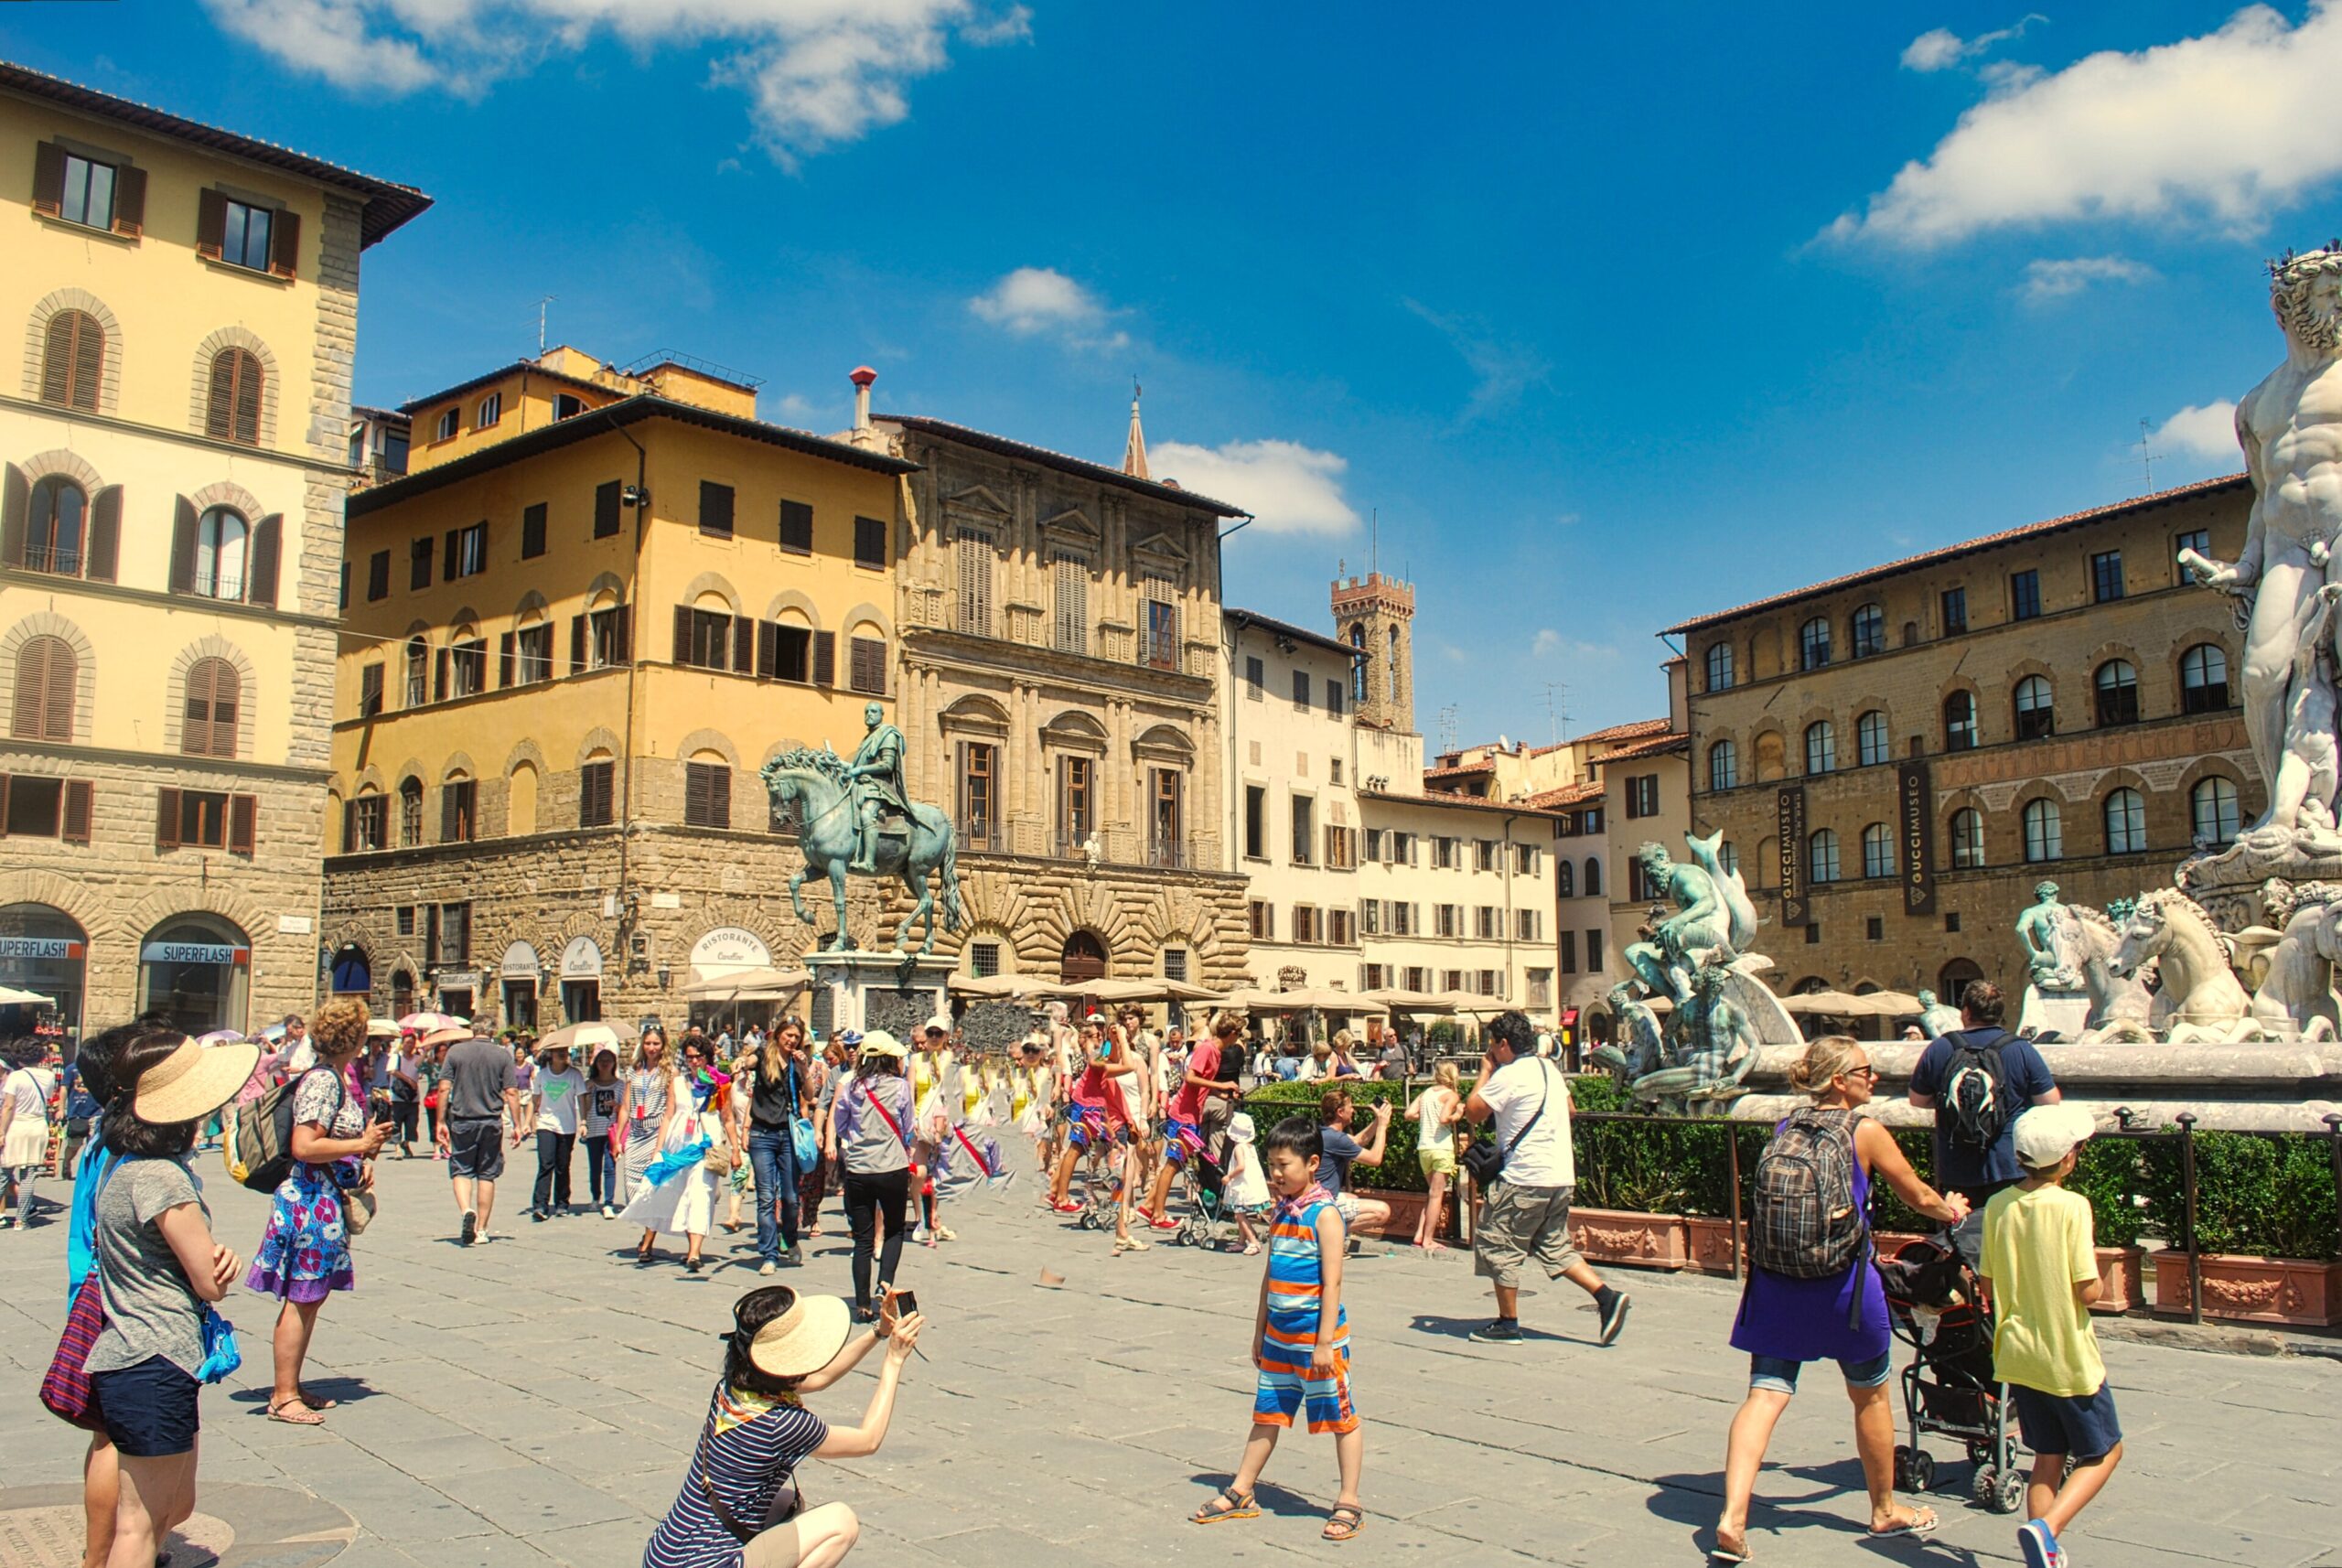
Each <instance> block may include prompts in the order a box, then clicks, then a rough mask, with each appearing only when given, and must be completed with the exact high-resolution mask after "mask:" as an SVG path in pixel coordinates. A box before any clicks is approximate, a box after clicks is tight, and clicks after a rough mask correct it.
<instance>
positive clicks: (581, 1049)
mask: <svg viewBox="0 0 2342 1568" xmlns="http://www.w3.org/2000/svg"><path fill="white" fill-rule="evenodd" d="M633 1043H634V1026H632V1025H631V1024H603V1023H593V1024H566V1025H564V1026H562V1027H560V1028H558V1029H555V1030H553V1032H552V1033H551V1034H547V1035H543V1036H539V1037H538V1040H537V1053H538V1055H540V1056H542V1055H543V1054H544V1053H545V1052H547V1051H549V1050H551V1049H553V1047H555V1046H567V1047H569V1054H570V1055H571V1056H572V1057H574V1058H581V1059H583V1058H585V1054H586V1053H587V1052H588V1051H591V1050H593V1049H594V1048H596V1047H599V1046H608V1047H611V1048H612V1049H613V1050H616V1049H618V1048H621V1047H626V1046H630V1045H632V1044H633Z"/></svg>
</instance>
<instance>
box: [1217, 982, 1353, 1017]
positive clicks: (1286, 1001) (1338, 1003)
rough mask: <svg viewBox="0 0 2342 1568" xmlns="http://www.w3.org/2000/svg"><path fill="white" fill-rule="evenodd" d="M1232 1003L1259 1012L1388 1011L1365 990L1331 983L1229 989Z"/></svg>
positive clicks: (1233, 1005)
mask: <svg viewBox="0 0 2342 1568" xmlns="http://www.w3.org/2000/svg"><path fill="white" fill-rule="evenodd" d="M1228 1005H1230V1007H1242V1008H1245V1009H1247V1010H1248V1011H1251V1012H1255V1013H1306V1012H1311V1011H1317V1012H1326V1013H1388V1012H1389V1011H1391V1009H1390V1008H1389V1007H1388V1006H1386V1005H1385V1004H1382V1003H1380V1002H1376V1001H1372V1000H1370V998H1369V997H1368V996H1367V994H1366V993H1364V992H1360V991H1337V990H1335V989H1334V988H1333V987H1332V986H1330V985H1303V986H1296V987H1295V988H1294V989H1293V990H1291V991H1263V990H1261V989H1260V988H1259V987H1257V986H1247V987H1245V988H1243V989H1242V990H1239V991H1231V992H1230V993H1228Z"/></svg>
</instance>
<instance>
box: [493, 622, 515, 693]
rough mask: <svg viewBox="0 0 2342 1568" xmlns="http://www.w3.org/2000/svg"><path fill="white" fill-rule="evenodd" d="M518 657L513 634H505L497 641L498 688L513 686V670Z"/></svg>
mask: <svg viewBox="0 0 2342 1568" xmlns="http://www.w3.org/2000/svg"><path fill="white" fill-rule="evenodd" d="M518 657H519V656H518V654H517V652H516V651H515V650H514V647H513V634H512V633H511V632H509V631H508V632H505V633H504V634H502V635H501V636H500V637H499V638H498V639H496V683H497V685H498V686H500V687H502V686H510V684H512V668H513V665H514V662H515V661H516V660H517V659H518Z"/></svg>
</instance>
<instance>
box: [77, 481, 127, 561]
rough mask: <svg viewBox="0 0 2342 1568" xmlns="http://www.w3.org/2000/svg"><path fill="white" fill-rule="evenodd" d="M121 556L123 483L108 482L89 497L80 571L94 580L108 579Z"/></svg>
mask: <svg viewBox="0 0 2342 1568" xmlns="http://www.w3.org/2000/svg"><path fill="white" fill-rule="evenodd" d="M121 558H122V487H121V486H120V485H108V486H107V487H106V488H105V489H102V490H100V491H99V492H98V493H97V494H96V495H94V496H92V497H91V498H90V548H89V552H88V553H87V554H86V555H84V556H83V558H82V562H81V574H82V575H83V576H86V577H88V578H89V579H90V580H91V582H93V583H111V582H113V579H114V571H115V568H116V566H117V564H118V563H119V562H120V560H121Z"/></svg>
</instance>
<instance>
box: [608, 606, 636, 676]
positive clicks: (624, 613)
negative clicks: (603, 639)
mask: <svg viewBox="0 0 2342 1568" xmlns="http://www.w3.org/2000/svg"><path fill="white" fill-rule="evenodd" d="M610 642H611V645H612V646H611V650H610V662H612V663H613V664H626V663H629V662H631V661H632V660H633V659H634V607H633V606H632V605H620V606H619V607H618V623H617V630H616V632H615V633H614V635H613V636H612V637H611V639H610Z"/></svg>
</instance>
